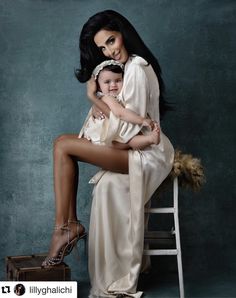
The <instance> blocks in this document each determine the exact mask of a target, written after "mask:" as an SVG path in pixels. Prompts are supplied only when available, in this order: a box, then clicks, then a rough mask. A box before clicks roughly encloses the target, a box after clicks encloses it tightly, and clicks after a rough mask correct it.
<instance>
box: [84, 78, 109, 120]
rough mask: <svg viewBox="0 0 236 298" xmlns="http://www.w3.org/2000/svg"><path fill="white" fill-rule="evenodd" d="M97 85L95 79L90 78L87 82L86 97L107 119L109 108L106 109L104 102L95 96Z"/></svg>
mask: <svg viewBox="0 0 236 298" xmlns="http://www.w3.org/2000/svg"><path fill="white" fill-rule="evenodd" d="M96 90H97V85H96V82H95V79H94V78H93V77H92V78H91V79H90V80H89V81H88V82H87V96H88V98H89V99H90V100H91V101H92V103H93V104H94V105H95V106H96V107H97V108H98V109H99V110H100V111H101V112H102V113H103V114H104V115H105V116H106V117H107V118H109V114H110V108H109V107H108V105H107V104H105V102H103V101H102V100H101V99H100V98H99V97H98V96H97V95H96Z"/></svg>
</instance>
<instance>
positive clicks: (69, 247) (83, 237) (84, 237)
mask: <svg viewBox="0 0 236 298" xmlns="http://www.w3.org/2000/svg"><path fill="white" fill-rule="evenodd" d="M70 223H72V224H73V223H74V224H77V237H78V240H77V241H79V240H84V242H85V246H86V241H87V233H86V232H85V228H84V227H83V229H84V230H83V232H82V233H81V234H79V226H80V225H81V222H80V220H68V226H69V224H70ZM73 248H74V246H73V245H67V248H66V250H65V253H64V256H67V255H69V254H70V253H71V251H72V250H73ZM62 252H63V250H61V251H60V252H59V254H61V253H62Z"/></svg>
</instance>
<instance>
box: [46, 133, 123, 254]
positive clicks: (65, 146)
mask: <svg viewBox="0 0 236 298" xmlns="http://www.w3.org/2000/svg"><path fill="white" fill-rule="evenodd" d="M77 161H82V162H87V163H90V164H93V165H96V166H98V167H101V168H103V169H105V170H110V171H113V172H118V173H124V174H127V173H128V151H127V150H119V149H114V148H111V147H107V146H99V145H94V144H92V143H91V142H90V141H88V140H86V139H83V138H82V139H78V137H77V135H63V136H60V137H59V138H57V139H56V141H55V143H54V190H55V203H56V216H55V224H56V226H61V225H63V224H65V223H67V222H68V219H70V220H76V219H77V217H76V192H77V185H78V164H77ZM76 232H77V230H76V226H74V227H71V232H70V236H71V238H73V237H74V236H75V235H76ZM79 232H81V233H82V232H83V227H82V226H80V231H79ZM67 240H68V239H67V233H65V231H62V230H56V231H54V233H53V236H52V241H51V246H50V251H49V256H50V257H55V256H57V254H58V252H59V251H60V249H61V247H63V245H64V244H66V243H67Z"/></svg>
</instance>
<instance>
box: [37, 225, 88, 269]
mask: <svg viewBox="0 0 236 298" xmlns="http://www.w3.org/2000/svg"><path fill="white" fill-rule="evenodd" d="M85 235H86V233H85V228H84V227H83V226H82V225H81V224H80V223H79V222H77V221H69V222H68V224H64V225H62V226H56V227H55V230H54V232H53V235H52V240H51V245H50V249H49V253H48V256H47V257H46V259H45V260H44V262H43V263H42V267H51V266H55V265H59V264H60V263H61V262H62V261H63V259H64V257H65V256H66V255H68V254H69V253H70V252H71V251H72V249H73V248H74V246H75V245H76V243H77V241H78V240H79V239H80V238H82V237H85Z"/></svg>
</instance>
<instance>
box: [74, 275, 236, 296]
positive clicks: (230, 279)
mask: <svg viewBox="0 0 236 298" xmlns="http://www.w3.org/2000/svg"><path fill="white" fill-rule="evenodd" d="M235 276H236V275H235V273H232V272H212V273H208V274H206V273H199V274H196V273H194V274H186V273H185V276H184V281H185V297H186V298H236V278H235ZM78 288H79V296H78V297H79V298H87V297H88V293H89V283H88V282H79V285H78ZM138 288H139V290H142V291H143V292H144V295H143V297H144V298H175V297H179V288H178V278H177V273H175V272H172V273H163V274H160V273H157V272H151V273H150V274H147V275H142V276H141V277H140V281H139V286H138Z"/></svg>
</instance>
